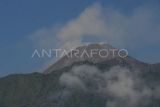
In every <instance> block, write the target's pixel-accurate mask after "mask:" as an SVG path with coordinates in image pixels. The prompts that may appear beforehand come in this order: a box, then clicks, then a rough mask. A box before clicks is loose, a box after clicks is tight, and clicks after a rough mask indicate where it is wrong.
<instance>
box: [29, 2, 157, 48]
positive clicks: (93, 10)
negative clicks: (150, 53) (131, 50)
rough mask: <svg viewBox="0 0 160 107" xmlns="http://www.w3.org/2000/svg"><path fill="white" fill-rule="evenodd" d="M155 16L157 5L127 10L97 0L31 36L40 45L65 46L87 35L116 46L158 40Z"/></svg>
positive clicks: (76, 42) (75, 42) (79, 40)
mask: <svg viewBox="0 0 160 107" xmlns="http://www.w3.org/2000/svg"><path fill="white" fill-rule="evenodd" d="M158 16H159V13H158V12H157V9H153V8H149V7H146V6H143V7H137V8H135V9H133V11H132V12H131V13H130V14H127V13H124V12H120V11H119V10H117V9H114V8H110V7H103V6H102V5H100V4H98V3H96V4H93V5H91V6H89V7H87V8H86V9H84V11H83V12H82V13H80V14H79V15H78V16H77V17H75V18H73V19H71V20H69V21H68V22H66V23H65V24H62V26H58V27H57V26H54V27H53V28H45V29H39V30H38V31H36V32H35V33H33V34H32V36H31V37H32V38H33V41H34V42H36V43H38V44H39V45H40V46H42V47H54V46H55V45H56V46H57V47H61V48H66V49H68V48H73V47H76V46H79V45H80V44H82V41H85V40H84V38H85V37H86V36H89V37H90V38H94V37H98V38H100V39H101V40H102V42H108V43H110V44H113V45H115V46H117V47H118V46H123V47H125V46H136V45H139V44H142V42H143V44H144V45H145V44H154V43H156V42H159V40H160V38H159V34H160V23H156V21H155V20H156V19H157V18H158ZM135 41H136V42H135ZM90 42H92V41H90Z"/></svg>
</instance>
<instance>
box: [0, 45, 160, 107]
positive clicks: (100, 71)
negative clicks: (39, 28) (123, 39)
mask: <svg viewBox="0 0 160 107" xmlns="http://www.w3.org/2000/svg"><path fill="white" fill-rule="evenodd" d="M76 49H77V50H79V54H76V55H77V56H76V55H73V57H67V56H66V55H65V56H63V57H62V58H61V59H59V60H58V61H57V62H56V63H55V64H53V65H52V66H50V67H49V68H48V69H46V70H45V71H44V72H43V73H31V74H14V75H9V76H6V77H3V78H0V107H159V106H160V103H159V101H160V91H159V90H160V64H147V63H144V62H141V61H139V60H137V59H135V58H133V57H131V56H127V57H125V58H122V57H119V56H118V55H117V54H115V56H114V57H113V56H111V54H110V55H108V57H106V58H102V57H100V56H98V55H95V56H93V57H88V56H87V55H86V54H85V55H84V56H83V57H82V58H80V55H81V53H83V50H87V52H90V50H92V49H99V50H102V49H106V50H110V49H116V48H114V47H112V46H110V45H108V44H90V45H87V46H80V47H78V48H76ZM118 50H120V49H118ZM74 52H76V51H73V53H74ZM69 54H71V53H69Z"/></svg>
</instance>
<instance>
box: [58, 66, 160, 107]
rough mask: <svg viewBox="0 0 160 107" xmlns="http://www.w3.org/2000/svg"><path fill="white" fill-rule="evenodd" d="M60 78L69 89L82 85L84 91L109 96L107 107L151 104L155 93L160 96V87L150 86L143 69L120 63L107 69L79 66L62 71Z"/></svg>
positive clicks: (78, 87)
mask: <svg viewBox="0 0 160 107" xmlns="http://www.w3.org/2000/svg"><path fill="white" fill-rule="evenodd" d="M59 81H60V84H61V85H62V86H65V87H66V89H69V90H70V89H74V90H80V89H82V90H80V91H82V92H83V91H84V92H89V93H91V92H92V93H94V94H95V93H97V94H99V95H100V96H105V97H104V98H107V101H106V106H107V107H137V106H139V105H141V104H142V105H147V104H149V103H150V101H151V99H152V98H153V97H155V98H157V99H158V98H160V96H159V91H158V90H159V87H157V86H154V88H155V89H152V88H150V87H149V86H147V85H146V83H144V82H143V79H142V78H141V77H140V76H139V72H137V71H130V70H129V69H127V68H123V67H119V66H115V67H112V68H111V69H110V70H105V71H101V70H99V69H97V68H96V67H94V66H88V65H81V66H76V67H73V68H72V70H71V71H69V72H67V73H64V74H62V75H61V77H60V79H59ZM88 84H89V85H88ZM69 90H67V91H69ZM64 91H66V90H64ZM70 92H71V93H72V92H74V91H73V90H70Z"/></svg>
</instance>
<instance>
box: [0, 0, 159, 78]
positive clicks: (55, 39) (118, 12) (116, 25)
mask: <svg viewBox="0 0 160 107" xmlns="http://www.w3.org/2000/svg"><path fill="white" fill-rule="evenodd" d="M159 10H160V1H159V0H101V1H100V0H83V1H82V0H0V49H1V50H0V76H4V75H8V74H12V73H29V72H33V71H37V70H38V69H40V68H42V66H44V65H45V64H46V62H47V60H48V59H39V58H31V55H32V53H33V51H34V49H36V48H50V47H53V48H55V47H59V46H60V47H61V46H62V47H63V46H73V45H75V46H76V45H78V44H79V43H81V42H83V41H84V42H93V41H94V42H108V43H110V44H111V45H113V46H115V47H119V48H127V49H128V50H129V54H130V55H132V56H133V57H135V58H137V59H140V60H142V61H144V62H148V63H157V62H160V11H159ZM71 32H72V33H71ZM46 41H47V42H46Z"/></svg>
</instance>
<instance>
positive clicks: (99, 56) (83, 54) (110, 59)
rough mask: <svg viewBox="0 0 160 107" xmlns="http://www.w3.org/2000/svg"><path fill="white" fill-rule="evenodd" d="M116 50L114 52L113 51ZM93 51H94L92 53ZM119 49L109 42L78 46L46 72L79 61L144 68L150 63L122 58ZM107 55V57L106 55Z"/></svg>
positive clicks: (46, 71) (127, 57) (128, 57)
mask: <svg viewBox="0 0 160 107" xmlns="http://www.w3.org/2000/svg"><path fill="white" fill-rule="evenodd" d="M76 51H78V53H77V54H75V53H76ZM113 51H114V52H113ZM91 52H94V54H93V55H92V54H91ZM118 52H119V49H116V48H114V47H113V46H111V45H109V44H89V45H87V46H86V45H85V46H80V47H77V48H76V49H75V50H74V51H72V52H69V53H68V55H65V56H63V57H62V58H61V59H59V60H58V61H57V62H56V63H55V64H53V65H51V66H50V67H48V68H47V69H46V70H45V71H44V73H45V74H48V73H50V72H53V71H55V70H57V69H61V68H64V67H67V66H71V65H72V64H75V63H78V62H85V61H87V62H91V63H105V62H107V63H113V65H119V64H123V63H126V64H128V65H130V66H132V68H139V69H144V68H146V67H147V66H148V64H146V63H144V62H141V61H138V60H136V59H134V58H132V57H130V56H126V57H125V58H122V57H120V56H119V55H118ZM104 56H106V57H104Z"/></svg>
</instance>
